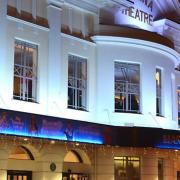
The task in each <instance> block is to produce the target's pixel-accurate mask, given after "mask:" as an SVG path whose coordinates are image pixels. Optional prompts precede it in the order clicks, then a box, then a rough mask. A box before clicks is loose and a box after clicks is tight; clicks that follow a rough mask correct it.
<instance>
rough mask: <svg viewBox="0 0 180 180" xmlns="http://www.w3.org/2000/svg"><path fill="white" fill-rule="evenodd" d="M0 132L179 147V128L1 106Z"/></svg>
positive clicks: (105, 142)
mask: <svg viewBox="0 0 180 180" xmlns="http://www.w3.org/2000/svg"><path fill="white" fill-rule="evenodd" d="M0 134H8V135H16V136H27V137H36V138H47V139H55V140H62V141H73V142H83V143H93V144H104V145H112V146H124V147H153V148H165V149H180V131H178V130H165V129H160V128H145V127H119V126H118V127H117V126H107V125H100V124H95V123H88V122H82V121H78V120H70V119H64V118H57V117H51V116H44V115H37V114H30V113H24V112H18V111H11V110H4V109H0Z"/></svg>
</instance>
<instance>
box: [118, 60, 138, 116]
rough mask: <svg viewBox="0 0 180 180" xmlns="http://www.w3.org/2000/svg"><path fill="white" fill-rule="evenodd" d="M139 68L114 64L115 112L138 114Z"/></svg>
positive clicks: (131, 65) (127, 64) (135, 65)
mask: <svg viewBox="0 0 180 180" xmlns="http://www.w3.org/2000/svg"><path fill="white" fill-rule="evenodd" d="M139 74H140V66H139V65H137V64H129V63H121V62H115V112H132V113H139V112H140V105H139V104H140V103H139V99H140V75H139Z"/></svg>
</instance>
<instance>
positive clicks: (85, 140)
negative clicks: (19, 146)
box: [0, 130, 103, 144]
mask: <svg viewBox="0 0 180 180" xmlns="http://www.w3.org/2000/svg"><path fill="white" fill-rule="evenodd" d="M0 133H2V134H7V135H16V136H26V137H35V138H43V139H54V140H61V141H68V140H67V138H66V137H65V136H64V135H62V136H60V135H59V136H53V135H51V136H49V135H44V134H37V135H35V134H33V135H32V134H28V133H25V132H19V131H18V132H17V131H12V130H11V131H10V130H6V131H1V132H0ZM72 141H74V142H82V143H92V144H103V140H101V139H99V138H97V139H93V138H91V137H89V138H88V137H75V138H74V139H73V140H72Z"/></svg>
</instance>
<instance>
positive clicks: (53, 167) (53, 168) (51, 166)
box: [50, 162, 56, 171]
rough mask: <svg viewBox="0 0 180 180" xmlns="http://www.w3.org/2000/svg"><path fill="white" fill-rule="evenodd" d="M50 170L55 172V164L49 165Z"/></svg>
mask: <svg viewBox="0 0 180 180" xmlns="http://www.w3.org/2000/svg"><path fill="white" fill-rule="evenodd" d="M50 170H51V171H55V170H56V164H55V163H53V162H52V163H51V164H50Z"/></svg>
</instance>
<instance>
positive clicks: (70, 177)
mask: <svg viewBox="0 0 180 180" xmlns="http://www.w3.org/2000/svg"><path fill="white" fill-rule="evenodd" d="M62 179H63V180H88V179H89V178H88V175H87V174H81V173H63V178H62Z"/></svg>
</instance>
